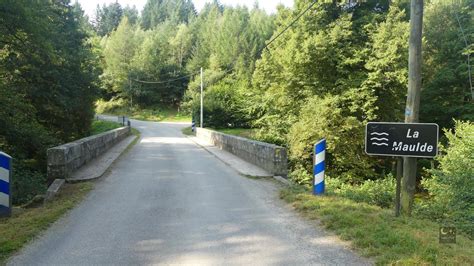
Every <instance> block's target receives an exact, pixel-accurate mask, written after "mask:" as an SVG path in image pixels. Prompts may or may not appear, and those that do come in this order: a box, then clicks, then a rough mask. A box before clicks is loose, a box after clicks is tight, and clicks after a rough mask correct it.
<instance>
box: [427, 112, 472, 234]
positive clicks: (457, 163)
mask: <svg viewBox="0 0 474 266" xmlns="http://www.w3.org/2000/svg"><path fill="white" fill-rule="evenodd" d="M445 136H446V138H447V139H448V145H447V146H444V147H441V151H442V152H443V153H444V155H442V156H439V157H437V158H436V160H437V161H438V163H439V167H438V169H434V170H429V172H430V173H431V174H432V175H433V176H432V178H430V179H424V180H423V181H422V185H423V187H424V188H426V189H427V190H428V192H429V194H430V196H431V198H430V200H429V201H427V202H426V203H425V204H424V205H422V206H420V209H419V211H420V213H422V214H425V215H429V216H431V218H435V219H437V220H438V221H439V222H442V223H454V224H456V225H457V226H458V227H459V228H460V229H461V230H464V231H465V232H468V233H470V234H471V236H472V233H474V123H472V122H461V121H456V122H455V129H454V132H453V131H452V130H445Z"/></svg>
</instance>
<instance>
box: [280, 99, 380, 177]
mask: <svg viewBox="0 0 474 266" xmlns="http://www.w3.org/2000/svg"><path fill="white" fill-rule="evenodd" d="M342 104H343V99H342V97H339V96H332V95H328V96H326V97H324V98H321V97H319V96H314V97H312V98H310V99H309V100H308V102H307V103H306V104H305V105H304V106H303V107H302V110H301V112H300V115H299V118H298V122H296V123H295V124H293V126H292V127H291V129H290V131H289V134H288V144H289V154H290V157H289V158H290V160H291V162H292V163H293V165H300V166H301V167H304V168H305V169H306V170H307V171H308V172H311V169H312V167H313V162H312V155H313V145H314V144H315V143H316V142H317V141H319V140H320V139H322V138H326V140H327V150H326V163H327V165H328V167H327V173H328V174H329V175H330V176H337V177H339V178H341V179H343V181H347V182H350V183H353V184H356V183H361V182H362V181H363V180H364V179H367V178H373V177H375V176H376V175H375V173H374V171H373V161H374V160H372V159H370V158H369V157H368V156H367V155H365V154H364V124H363V122H361V121H359V120H358V119H357V118H356V117H354V116H351V114H350V113H349V112H348V111H345V110H346V108H344V107H343V106H341V105H342Z"/></svg>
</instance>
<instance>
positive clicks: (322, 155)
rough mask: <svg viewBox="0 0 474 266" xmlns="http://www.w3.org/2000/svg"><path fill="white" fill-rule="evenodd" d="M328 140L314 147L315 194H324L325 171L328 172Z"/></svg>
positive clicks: (323, 140) (321, 141)
mask: <svg viewBox="0 0 474 266" xmlns="http://www.w3.org/2000/svg"><path fill="white" fill-rule="evenodd" d="M325 160H326V139H322V140H320V141H319V142H318V143H316V144H315V145H314V168H313V194H314V195H321V194H323V193H324V171H325V170H326V162H325Z"/></svg>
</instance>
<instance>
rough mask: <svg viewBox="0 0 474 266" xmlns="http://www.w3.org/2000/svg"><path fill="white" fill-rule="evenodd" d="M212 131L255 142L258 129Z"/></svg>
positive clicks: (220, 129)
mask: <svg viewBox="0 0 474 266" xmlns="http://www.w3.org/2000/svg"><path fill="white" fill-rule="evenodd" d="M211 129H212V130H215V131H219V132H222V133H224V134H229V135H234V136H238V137H242V138H247V139H254V140H255V132H256V129H251V128H217V129H215V128H211Z"/></svg>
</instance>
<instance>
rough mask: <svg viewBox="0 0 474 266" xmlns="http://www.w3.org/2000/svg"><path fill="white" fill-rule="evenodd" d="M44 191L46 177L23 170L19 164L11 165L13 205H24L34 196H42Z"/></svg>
mask: <svg viewBox="0 0 474 266" xmlns="http://www.w3.org/2000/svg"><path fill="white" fill-rule="evenodd" d="M46 189H47V179H46V175H44V174H43V173H41V172H38V171H34V170H30V169H28V168H25V166H23V165H21V164H14V165H13V176H12V196H13V204H14V205H18V204H24V203H26V202H28V201H30V200H31V199H32V198H33V197H34V196H36V195H39V194H44V193H45V192H46Z"/></svg>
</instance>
